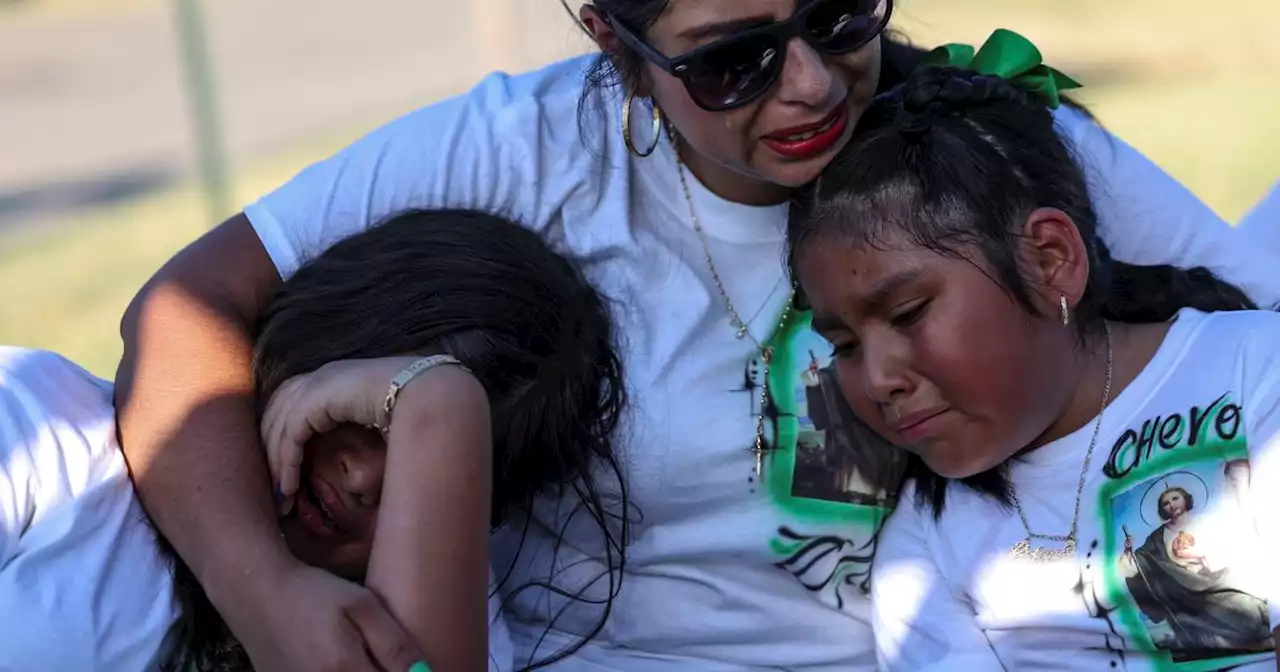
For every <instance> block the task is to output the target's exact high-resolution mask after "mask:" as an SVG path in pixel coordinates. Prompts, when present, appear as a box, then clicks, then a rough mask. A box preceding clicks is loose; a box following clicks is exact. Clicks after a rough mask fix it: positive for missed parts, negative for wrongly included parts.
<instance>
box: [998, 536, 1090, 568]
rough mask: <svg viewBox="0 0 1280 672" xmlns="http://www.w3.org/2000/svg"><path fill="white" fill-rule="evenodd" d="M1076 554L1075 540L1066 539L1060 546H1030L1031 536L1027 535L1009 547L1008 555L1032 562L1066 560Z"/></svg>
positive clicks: (1015, 558)
mask: <svg viewBox="0 0 1280 672" xmlns="http://www.w3.org/2000/svg"><path fill="white" fill-rule="evenodd" d="M1075 555H1076V540H1075V539H1067V540H1066V543H1064V544H1063V545H1062V548H1045V547H1044V546H1036V547H1035V548H1032V547H1031V538H1030V537H1028V538H1026V539H1023V540H1022V541H1019V542H1018V543H1017V544H1016V545H1014V547H1013V548H1011V549H1009V557H1011V558H1013V559H1014V560H1030V561H1032V562H1053V561H1055V560H1066V559H1068V558H1074V557H1075Z"/></svg>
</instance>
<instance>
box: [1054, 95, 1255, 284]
mask: <svg viewBox="0 0 1280 672" xmlns="http://www.w3.org/2000/svg"><path fill="white" fill-rule="evenodd" d="M1055 117H1056V120H1057V123H1058V127H1059V129H1060V131H1061V133H1062V135H1063V137H1064V138H1066V139H1068V140H1069V141H1070V142H1071V144H1072V145H1073V148H1074V149H1075V151H1076V154H1077V157H1078V159H1079V160H1080V162H1081V165H1082V167H1083V168H1084V169H1085V174H1086V176H1087V177H1088V180H1089V187H1090V195H1091V196H1092V197H1093V202H1094V207H1095V209H1096V210H1097V214H1098V219H1099V226H1100V232H1101V234H1102V239H1103V240H1105V241H1106V242H1107V245H1108V246H1109V247H1110V248H1111V252H1112V254H1113V255H1114V256H1115V258H1116V259H1119V260H1120V261H1124V262H1128V263H1131V264H1140V265H1153V264H1170V265H1173V266H1177V267H1180V268H1192V267H1196V266H1203V267H1205V268H1208V269H1209V270H1211V271H1213V272H1214V273H1215V274H1217V275H1218V277H1220V278H1222V279H1223V280H1226V281H1227V282H1230V283H1231V284H1233V285H1236V286H1237V287H1239V288H1240V289H1242V290H1244V291H1245V292H1246V293H1247V294H1248V295H1249V296H1250V297H1251V298H1252V299H1253V300H1254V301H1255V302H1257V303H1258V304H1259V305H1261V306H1268V307H1270V306H1275V305H1278V304H1280V273H1276V271H1275V269H1276V266H1277V264H1280V254H1277V253H1276V252H1275V251H1273V250H1270V249H1267V247H1266V246H1263V245H1258V244H1257V242H1256V241H1254V240H1252V239H1251V238H1250V237H1248V236H1241V235H1236V234H1237V233H1238V232H1237V231H1235V230H1233V229H1232V228H1231V227H1230V226H1228V225H1227V223H1226V222H1225V221H1223V220H1222V218H1221V217H1219V216H1218V215H1217V214H1215V213H1214V212H1213V210H1211V209H1210V208H1209V207H1208V206H1207V205H1205V204H1204V203H1203V202H1201V201H1200V200H1199V199H1198V198H1196V196H1195V194H1193V193H1191V192H1190V191H1189V190H1188V189H1187V188H1186V187H1184V186H1183V185H1181V184H1180V183H1178V181H1177V180H1175V179H1173V177H1171V176H1170V175H1169V174H1168V173H1166V172H1164V171H1163V170H1162V169H1161V168H1160V167H1159V166H1157V165H1156V164H1155V163H1153V162H1152V161H1151V160H1150V159H1148V158H1147V157H1145V156H1143V155H1142V153H1141V152H1139V151H1138V150H1136V149H1134V148H1133V147H1132V146H1130V145H1129V144H1127V143H1125V142H1124V141H1123V140H1121V139H1120V138H1117V137H1115V136H1113V135H1111V134H1110V133H1109V132H1107V131H1106V129H1104V128H1102V127H1101V126H1099V125H1098V124H1096V123H1095V122H1094V121H1092V120H1091V119H1089V118H1088V117H1086V116H1085V115H1084V114H1082V113H1081V112H1080V111H1078V110H1074V109H1071V108H1068V107H1065V106H1064V107H1062V108H1059V110H1058V111H1057V113H1056V114H1055Z"/></svg>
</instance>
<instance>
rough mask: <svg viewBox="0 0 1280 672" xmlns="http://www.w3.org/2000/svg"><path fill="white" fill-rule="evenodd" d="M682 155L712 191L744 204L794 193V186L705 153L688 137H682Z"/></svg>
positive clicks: (778, 199) (782, 200)
mask: <svg viewBox="0 0 1280 672" xmlns="http://www.w3.org/2000/svg"><path fill="white" fill-rule="evenodd" d="M679 148H680V149H679V151H680V159H681V160H682V161H684V164H685V165H686V166H688V168H689V172H691V173H693V174H694V176H695V177H697V178H698V181H699V182H701V183H702V185H703V186H705V187H706V188H707V189H708V190H710V191H711V193H713V194H715V195H716V196H719V197H720V198H723V199H725V200H726V201H732V202H734V203H742V204H743V205H777V204H778V203H785V202H786V201H787V199H788V198H790V197H791V191H792V190H791V189H790V188H788V187H784V186H782V185H778V184H774V183H772V182H769V181H767V180H763V179H761V178H758V177H752V176H750V175H744V174H743V173H740V172H738V171H736V170H734V169H732V168H729V167H727V166H724V165H722V164H719V163H716V162H715V161H712V160H711V159H709V158H707V157H705V156H703V155H702V154H701V153H700V152H698V151H697V150H695V149H693V148H692V147H690V146H689V145H688V143H686V142H685V141H684V139H683V138H681V139H680V141H679Z"/></svg>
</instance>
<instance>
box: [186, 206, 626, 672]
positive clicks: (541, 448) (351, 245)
mask: <svg viewBox="0 0 1280 672" xmlns="http://www.w3.org/2000/svg"><path fill="white" fill-rule="evenodd" d="M614 339H615V334H614V329H613V323H612V320H611V317H610V311H609V306H608V305H607V304H606V301H605V299H604V298H602V297H601V296H600V294H598V293H597V292H596V290H595V289H593V288H592V286H591V285H590V284H589V283H588V282H587V280H586V279H585V277H584V276H583V274H582V272H581V270H580V269H579V268H578V266H577V265H575V263H573V262H571V261H570V260H568V259H566V258H564V257H561V256H560V255H558V254H556V253H555V252H553V251H552V249H551V248H550V246H549V245H548V244H547V243H546V242H544V241H543V240H542V239H541V238H540V237H539V236H538V234H536V233H534V232H532V231H530V230H528V229H526V228H523V227H521V226H519V225H517V224H515V223H512V222H509V221H506V220H504V219H501V218H498V217H495V216H492V215H488V214H484V213H479V212H472V211H460V210H437V211H415V212H409V213H405V214H401V215H398V216H396V217H394V218H392V219H391V220H389V221H387V222H386V223H384V224H382V225H380V226H377V227H374V228H372V229H370V230H368V231H365V232H363V233H359V234H357V235H354V236H352V237H350V238H347V239H345V240H343V241H341V242H339V243H337V244H335V245H334V246H332V247H330V248H329V249H328V250H326V251H325V252H324V253H323V254H321V255H320V256H319V257H317V258H316V259H314V260H312V261H310V262H309V263H307V264H305V265H304V266H302V268H300V269H299V270H298V271H297V273H295V274H294V275H293V276H292V277H291V278H289V279H288V280H287V281H286V282H285V283H284V285H283V287H282V288H281V290H280V292H279V294H278V295H277V296H276V297H275V299H274V300H273V301H272V302H271V303H270V305H269V306H268V307H267V309H266V311H265V312H264V313H263V315H262V317H261V321H260V331H259V332H258V335H257V339H256V342H255V346H254V374H255V387H256V393H257V401H258V408H259V412H261V410H262V409H263V407H265V404H266V402H267V401H268V400H269V398H270V395H271V393H272V392H273V391H274V390H275V389H276V388H278V387H279V386H280V384H281V383H283V382H284V381H285V380H287V379H289V378H291V377H293V376H296V375H299V374H303V373H307V372H310V371H314V370H316V369H317V368H319V367H320V366H322V365H324V364H326V363H328V362H332V361H335V360H342V359H363V358H375V357H387V356H396V355H404V354H406V353H415V354H422V355H427V354H438V353H448V354H451V355H453V356H455V357H457V358H458V359H459V360H461V361H462V362H463V363H464V364H465V365H466V366H467V367H468V368H470V369H471V371H472V373H474V374H475V376H476V378H477V379H479V381H480V382H481V384H483V386H484V388H485V390H486V392H487V393H488V396H489V402H490V404H491V408H492V422H493V450H494V459H493V469H494V473H493V479H494V481H493V520H492V524H493V526H494V527H497V526H499V525H501V524H502V523H503V522H504V521H506V520H507V517H508V514H509V513H513V512H515V511H517V510H527V509H528V508H529V507H530V506H531V504H532V502H533V500H534V498H535V497H536V496H539V495H544V494H546V495H551V496H556V497H558V496H561V495H563V494H564V491H565V490H566V489H572V490H573V491H575V492H576V493H577V495H578V497H579V498H580V499H581V508H583V509H585V510H586V511H587V512H588V513H589V515H591V516H592V517H593V518H594V519H595V520H596V522H597V523H599V525H600V529H601V531H602V533H603V535H604V537H605V547H606V549H605V552H606V554H607V556H608V557H607V560H608V561H609V564H608V566H609V567H616V568H617V570H618V573H619V575H620V573H621V567H622V565H623V559H624V556H623V547H624V545H625V536H626V520H625V517H623V516H621V515H619V513H616V512H612V511H611V510H610V507H607V506H606V505H605V501H604V500H605V499H606V498H613V497H614V495H613V494H612V493H610V494H605V492H603V491H602V490H601V489H600V488H599V487H598V483H597V479H598V478H600V476H601V474H602V473H608V474H610V475H611V476H612V477H614V478H616V479H617V484H616V491H617V493H618V495H617V497H620V498H621V500H622V505H623V507H624V509H625V503H626V488H625V485H624V483H623V481H622V477H621V471H620V469H619V466H618V463H617V461H616V459H615V455H614V451H613V443H612V436H613V433H614V430H615V428H616V427H617V425H618V422H619V418H620V414H621V412H622V410H623V407H624V404H625V399H624V395H625V387H624V383H623V376H622V365H621V362H620V360H619V357H618V354H617V352H616V350H615V340H614ZM611 519H619V520H621V525H622V528H621V529H622V532H621V536H622V537H623V538H622V539H616V538H614V534H615V532H614V529H615V528H614V527H613V526H610V525H609V524H607V523H608V522H609V521H610V520H611ZM178 573H179V575H180V577H182V579H183V580H180V581H179V586H180V588H179V590H180V592H181V593H182V595H183V600H182V601H183V603H184V604H183V606H184V607H185V608H186V609H185V612H186V619H185V623H184V624H183V627H184V628H185V632H184V633H183V634H184V635H185V637H184V640H185V643H186V645H187V646H186V651H188V652H189V654H190V655H191V656H193V657H194V658H195V662H196V663H197V664H199V665H202V666H205V667H207V668H211V669H235V668H234V667H228V666H226V665H225V662H226V660H227V656H228V652H227V651H226V647H225V642H226V641H227V639H228V637H227V634H228V633H227V632H226V630H225V627H224V626H223V624H222V623H221V621H220V620H218V618H217V615H216V613H214V612H213V610H212V608H211V607H210V606H209V605H208V603H207V601H205V600H204V597H203V595H202V594H201V593H200V592H199V587H198V585H197V584H196V583H195V581H194V577H193V576H191V575H190V572H189V570H187V568H186V567H185V566H182V565H181V563H178ZM184 574H185V576H183V575H184ZM618 580H620V576H619V578H618ZM610 581H611V583H610V588H611V590H610V593H609V597H610V603H611V599H612V596H613V595H615V594H616V590H617V586H616V585H615V583H614V577H613V573H612V572H610ZM607 616H608V608H607V606H606V610H605V612H604V616H602V617H601V620H600V624H599V626H597V632H598V629H599V627H603V622H604V619H605V618H607ZM593 635H594V633H593ZM240 655H243V654H240ZM220 665H221V667H220Z"/></svg>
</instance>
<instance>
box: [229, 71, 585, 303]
mask: <svg viewBox="0 0 1280 672" xmlns="http://www.w3.org/2000/svg"><path fill="white" fill-rule="evenodd" d="M575 65H576V64H575V63H574V62H573V61H567V62H565V63H562V64H557V65H555V66H552V67H550V68H548V69H546V70H544V71H540V72H535V73H531V74H526V75H518V76H514V77H513V76H508V75H505V74H502V73H497V74H493V75H490V76H488V77H486V78H485V79H484V80H483V81H481V82H480V83H479V84H478V85H477V86H476V87H475V88H474V89H472V90H471V91H470V92H469V93H466V94H464V95H462V96H458V97H455V98H451V99H449V100H445V101H443V102H440V103H436V104H434V105H430V106H427V107H425V108H422V109H420V110H417V111H415V112H412V113H409V114H407V115H405V116H403V117H401V118H399V119H397V120H395V121H392V122H391V123H389V124H387V125H385V126H383V127H382V128H379V129H378V130H376V131H374V132H372V133H370V134H369V135H367V136H365V137H363V138H361V139H360V140H357V141H356V142H355V143H354V144H352V145H350V146H348V147H347V148H346V149H344V150H342V151H340V152H338V153H337V154H335V155H334V156H332V157H330V158H328V159H326V160H324V161H321V162H319V163H317V164H314V165H312V166H310V167H308V168H306V169H305V170H303V171H302V172H301V173H299V174H298V175H297V176H296V177H294V178H293V179H292V180H290V181H289V182H288V183H286V184H285V185H284V186H282V187H280V188H279V189H277V190H276V191H274V192H272V193H270V194H268V195H267V196H265V197H263V198H261V199H260V200H258V201H257V202H255V203H253V204H251V205H249V206H248V207H246V208H245V215H246V216H247V217H248V218H249V221H250V222H251V223H252V224H253V227H254V230H255V231H256V232H257V234H258V237H259V238H260V239H261V240H262V243H263V245H264V247H265V248H266V250H267V253H268V254H269V255H270V257H271V259H272V261H273V262H275V265H276V268H277V270H278V271H279V272H280V274H281V276H283V277H286V278H287V277H288V276H289V275H291V274H292V273H293V272H294V271H295V270H297V268H298V267H299V266H300V265H301V264H302V263H304V262H305V261H307V260H308V259H310V258H312V257H314V256H316V255H318V254H320V253H321V252H323V251H324V250H325V249H327V248H328V247H329V246H330V245H332V244H333V243H335V242H337V241H339V240H341V239H343V238H346V237H348V236H350V235H353V234H355V233H358V232H360V231H363V230H365V229H367V228H369V227H371V226H373V225H376V224H378V223H380V222H382V221H384V220H386V219H387V218H389V217H391V216H392V215H394V214H396V213H399V212H401V211H404V210H410V209H424V208H445V207H454V208H461V209H476V210H484V211H487V212H492V213H496V214H500V215H505V216H509V217H512V218H513V219H515V220H517V221H519V222H521V223H523V224H525V225H527V226H530V227H532V228H535V229H538V228H539V227H540V226H541V225H543V224H545V221H546V219H547V218H548V217H549V216H550V214H551V213H550V210H551V209H552V207H547V200H548V199H546V198H543V197H545V196H546V194H544V193H540V192H541V191H542V190H545V189H547V188H550V187H549V186H548V183H553V186H562V185H561V183H563V182H564V180H563V178H562V179H560V180H559V181H554V180H553V179H552V177H551V175H553V174H554V173H555V170H554V168H555V164H554V161H555V160H556V159H557V158H558V157H561V156H562V155H563V154H564V148H563V145H564V144H565V143H568V142H572V139H571V138H568V137H564V136H567V135H568V134H569V132H570V130H571V129H576V121H575V120H574V119H572V118H570V119H560V118H559V117H562V116H564V115H563V114H562V111H563V110H564V109H566V108H567V109H570V110H572V109H574V104H573V101H575V100H576V95H575V88H574V86H573V82H575V81H580V80H581V76H580V74H579V73H578V72H577V71H576V70H575ZM580 88H581V87H580V86H578V87H577V89H580ZM552 117H556V118H554V119H553V118H552ZM553 136H554V137H553ZM557 147H559V149H557ZM552 200H554V199H552Z"/></svg>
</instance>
